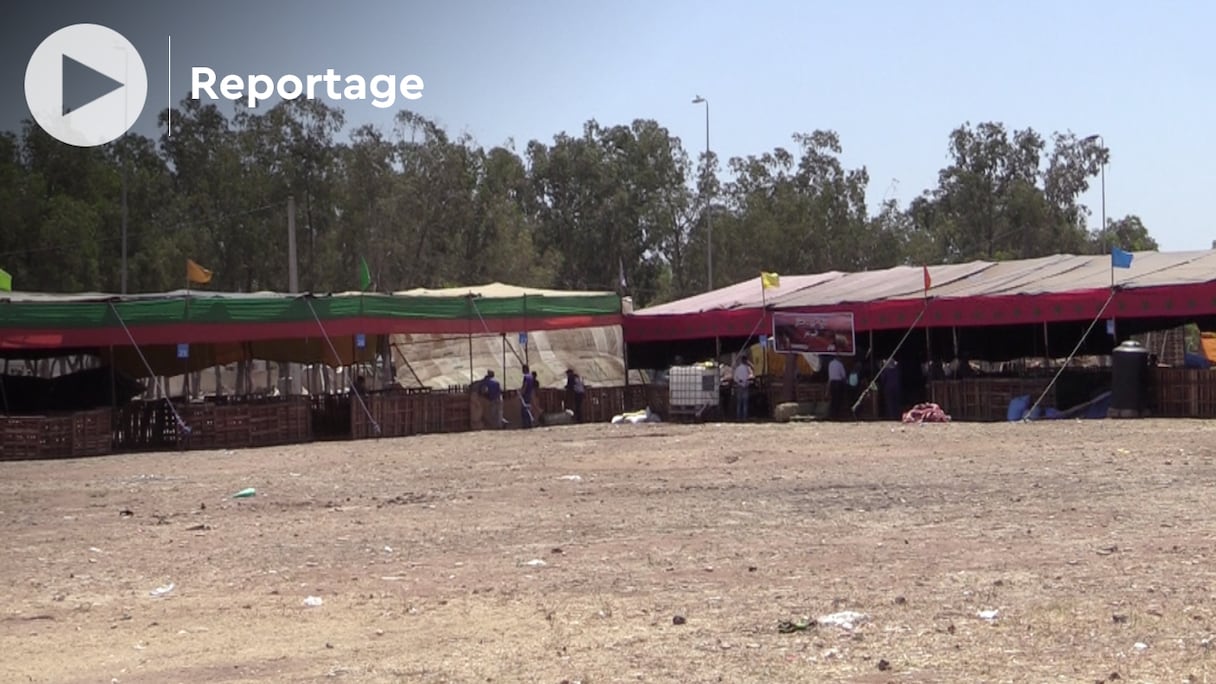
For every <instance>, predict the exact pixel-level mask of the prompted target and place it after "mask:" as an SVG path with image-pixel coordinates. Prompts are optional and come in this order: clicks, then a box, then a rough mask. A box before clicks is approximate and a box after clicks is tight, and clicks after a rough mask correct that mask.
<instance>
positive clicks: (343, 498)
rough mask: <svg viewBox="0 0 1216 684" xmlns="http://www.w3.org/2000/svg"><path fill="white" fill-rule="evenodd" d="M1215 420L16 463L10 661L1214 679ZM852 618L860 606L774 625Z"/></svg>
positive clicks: (214, 678) (549, 437) (93, 672)
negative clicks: (310, 600) (839, 622)
mask: <svg viewBox="0 0 1216 684" xmlns="http://www.w3.org/2000/svg"><path fill="white" fill-rule="evenodd" d="M1214 437H1216V427H1214V426H1213V425H1212V424H1209V423H1204V422H1187V421H1122V422H1115V421H1099V422H1061V423H1058V424H1047V423H1044V424H1035V425H1006V424H1000V425H974V424H971V425H969V424H951V425H929V426H909V427H904V426H896V425H894V424H855V425H814V424H804V425H784V426H778V425H754V426H734V425H707V426H674V425H645V426H607V425H602V426H601V425H596V426H580V427H567V428H553V429H543V430H535V431H532V432H530V433H526V434H525V433H520V432H506V433H497V434H491V433H485V432H482V433H475V434H456V435H439V436H429V437H416V438H407V439H400V440H385V441H380V442H372V441H368V442H353V443H336V444H315V445H302V446H294V447H285V448H276V449H261V450H249V451H238V452H234V453H233V452H229V453H223V452H190V453H165V454H145V455H131V456H116V457H108V458H97V459H88V460H79V461H61V462H42V463H8V464H0V473H3V477H2V478H0V525H2V526H3V543H4V546H5V549H4V551H5V554H4V561H3V565H2V566H0V586H2V587H3V588H0V607H2V608H0V652H2V653H3V654H4V657H3V658H0V681H4V682H26V681H29V682H67V683H72V682H112V681H117V682H120V683H122V684H130V683H135V682H147V683H153V682H155V683H162V682H170V683H171V682H264V681H273V682H304V681H338V682H341V681H350V682H403V681H409V682H414V681H418V682H440V681H451V682H491V681H494V682H502V681H520V682H552V683H553V684H558V683H559V682H561V681H563V680H566V681H568V682H576V681H581V682H586V683H592V682H594V683H599V682H617V681H681V682H718V681H723V682H778V681H844V682H850V681H851V682H887V681H891V682H929V681H949V682H960V681H987V682H998V681H1034V682H1044V681H1076V682H1096V681H1113V680H1116V679H1121V680H1122V681H1154V682H1183V681H1195V682H1205V681H1208V677H1209V676H1210V675H1213V674H1216V667H1214V664H1213V655H1212V651H1211V650H1210V648H1209V647H1210V645H1211V639H1212V635H1213V634H1214V633H1216V622H1214V621H1216V602H1214V601H1213V558H1214V554H1216V540H1214V537H1216V526H1214V525H1213V524H1212V523H1211V522H1210V520H1211V517H1212V511H1213V504H1212V497H1211V493H1212V488H1213V483H1214V481H1216V464H1214V463H1213V449H1212V444H1213V438H1214ZM572 475H577V476H578V478H579V479H563V477H564V476H572ZM250 486H252V487H256V488H257V495H256V496H255V497H253V498H250V499H240V500H234V499H232V498H231V494H232V493H234V492H236V491H237V490H239V489H242V488H244V487H250ZM123 511H129V512H130V513H131V515H124V514H123V513H122V512H123ZM533 560H538V561H543V565H541V564H531V565H529V561H533ZM169 583H173V584H174V589H173V591H171V592H170V593H168V594H167V595H165V596H163V597H153V596H152V595H151V594H150V592H152V591H153V590H154V589H156V588H157V587H160V586H163V585H167V584H169ZM309 596H317V597H320V598H321V599H322V600H323V602H324V603H323V605H321V606H319V607H308V606H305V605H304V599H305V598H306V597H309ZM844 610H852V611H858V612H861V613H864V614H866V615H867V616H868V620H866V621H865V622H863V623H861V624H859V625H857V626H855V627H854V629H852V630H846V629H842V628H840V627H831V626H819V627H811V628H810V629H809V630H807V631H801V632H795V633H792V634H782V633H778V631H777V624H778V622H779V621H781V620H798V619H800V618H803V617H811V618H814V617H818V616H822V615H825V614H829V613H832V612H836V611H844ZM984 610H996V611H999V613H998V615H997V617H996V619H995V620H985V619H982V618H980V617H979V616H978V615H977V613H978V612H979V611H984ZM675 616H681V617H682V618H684V619H685V620H686V621H685V622H684V624H674V621H673V618H675ZM1137 644H1139V645H1140V647H1137Z"/></svg>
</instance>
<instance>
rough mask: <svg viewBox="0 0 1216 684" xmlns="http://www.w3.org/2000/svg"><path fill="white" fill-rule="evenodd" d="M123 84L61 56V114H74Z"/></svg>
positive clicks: (65, 56)
mask: <svg viewBox="0 0 1216 684" xmlns="http://www.w3.org/2000/svg"><path fill="white" fill-rule="evenodd" d="M124 85H125V84H124V83H121V82H119V81H115V80H114V79H112V78H110V77H109V76H106V75H105V74H103V73H101V72H100V71H97V70H96V69H94V68H92V67H89V66H86V65H84V64H81V63H80V62H78V61H76V60H74V59H72V58H71V57H68V56H67V55H64V56H63V114H64V116H67V114H68V112H74V111H76V110H77V109H80V108H81V107H84V106H86V105H88V104H89V103H91V102H94V101H96V100H97V99H99V98H101V97H102V96H104V95H109V94H110V93H112V92H114V91H115V90H118V89H119V88H121V87H123V86H124Z"/></svg>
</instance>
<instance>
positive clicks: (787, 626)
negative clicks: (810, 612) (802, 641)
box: [777, 618, 818, 634]
mask: <svg viewBox="0 0 1216 684" xmlns="http://www.w3.org/2000/svg"><path fill="white" fill-rule="evenodd" d="M817 624H818V623H816V622H812V621H810V620H808V619H806V618H803V619H801V620H798V621H797V622H791V621H790V620H782V621H781V622H778V623H777V631H778V632H781V633H782V634H791V633H793V632H805V631H806V630H808V629H810V628H811V627H814V626H815V625H817Z"/></svg>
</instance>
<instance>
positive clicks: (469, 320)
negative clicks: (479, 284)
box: [465, 294, 476, 385]
mask: <svg viewBox="0 0 1216 684" xmlns="http://www.w3.org/2000/svg"><path fill="white" fill-rule="evenodd" d="M467 301H468V305H469V311H468V314H467V315H466V317H465V318H466V320H467V323H468V327H469V385H472V384H473V383H474V382H476V380H475V379H474V378H473V316H472V314H473V295H472V294H470V295H469V296H468V300H467Z"/></svg>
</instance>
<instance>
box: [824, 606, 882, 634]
mask: <svg viewBox="0 0 1216 684" xmlns="http://www.w3.org/2000/svg"><path fill="white" fill-rule="evenodd" d="M869 619H870V616H869V615H866V614H865V613H858V612H857V611H855V610H844V611H841V612H839V613H832V614H831V615H824V616H822V617H820V618H819V620H818V622H819V624H820V625H822V626H824V627H839V628H841V629H847V630H852V629H853V628H854V627H856V626H857V625H860V624H862V623H864V622H867V621H869Z"/></svg>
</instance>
